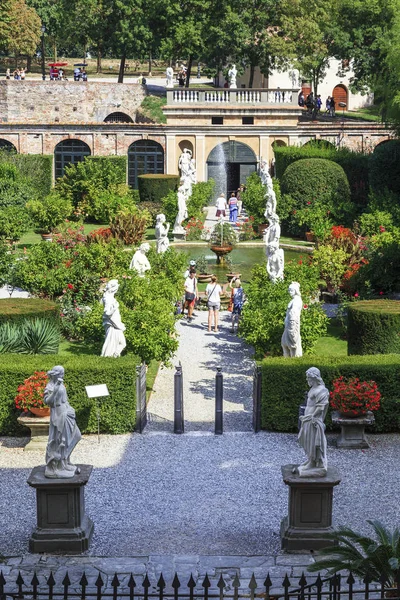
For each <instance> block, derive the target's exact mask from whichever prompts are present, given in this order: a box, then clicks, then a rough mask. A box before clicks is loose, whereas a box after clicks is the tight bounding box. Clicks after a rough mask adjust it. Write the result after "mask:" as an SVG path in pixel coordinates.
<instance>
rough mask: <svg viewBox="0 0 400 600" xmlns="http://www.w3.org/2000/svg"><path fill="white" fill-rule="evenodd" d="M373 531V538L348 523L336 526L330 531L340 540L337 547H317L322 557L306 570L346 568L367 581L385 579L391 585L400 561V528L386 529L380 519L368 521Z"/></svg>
mask: <svg viewBox="0 0 400 600" xmlns="http://www.w3.org/2000/svg"><path fill="white" fill-rule="evenodd" d="M367 523H369V524H370V525H371V526H372V527H373V529H374V532H375V539H374V538H371V537H367V536H364V535H361V534H360V533H357V532H356V531H353V530H352V529H350V528H349V527H339V528H338V529H337V530H336V531H335V532H333V533H331V534H330V535H329V537H330V539H331V540H334V541H336V542H338V543H339V545H338V546H337V547H329V548H324V549H323V550H321V551H320V555H322V557H323V558H321V560H318V561H317V562H316V563H314V564H312V565H310V566H309V567H308V570H309V571H312V572H313V571H321V570H322V569H327V570H328V572H329V573H335V572H336V571H341V570H344V569H346V570H348V571H351V572H352V573H353V574H354V575H358V576H359V577H363V578H364V577H368V578H369V580H370V581H382V580H383V579H384V580H385V583H386V584H387V585H390V586H393V585H394V582H395V580H396V577H397V571H398V569H399V564H400V530H399V529H398V528H397V527H396V528H395V529H394V531H392V532H391V531H389V530H388V529H387V528H386V527H385V526H384V525H382V523H380V522H379V521H367Z"/></svg>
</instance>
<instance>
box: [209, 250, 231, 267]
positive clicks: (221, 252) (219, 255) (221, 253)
mask: <svg viewBox="0 0 400 600" xmlns="http://www.w3.org/2000/svg"><path fill="white" fill-rule="evenodd" d="M210 248H211V250H212V251H213V252H214V253H215V254H216V255H217V263H220V262H221V259H223V257H224V256H225V255H226V254H229V252H232V250H233V246H210Z"/></svg>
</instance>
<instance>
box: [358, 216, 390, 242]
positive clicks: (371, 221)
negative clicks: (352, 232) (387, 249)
mask: <svg viewBox="0 0 400 600" xmlns="http://www.w3.org/2000/svg"><path fill="white" fill-rule="evenodd" d="M359 224H360V231H361V234H362V235H364V236H368V237H370V236H371V235H376V234H379V233H383V232H384V231H392V229H393V217H392V215H391V214H390V212H386V211H382V210H376V211H374V212H370V213H364V214H363V215H361V216H360V219H359Z"/></svg>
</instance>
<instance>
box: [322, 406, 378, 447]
mask: <svg viewBox="0 0 400 600" xmlns="http://www.w3.org/2000/svg"><path fill="white" fill-rule="evenodd" d="M332 423H333V424H334V425H339V426H340V434H339V437H338V439H337V440H336V445H337V447H338V448H347V449H352V448H355V449H359V448H369V443H368V440H367V438H366V435H365V428H366V426H367V425H373V424H374V423H375V417H374V415H373V414H372V412H370V411H368V412H367V414H366V415H364V416H363V417H351V418H349V417H342V416H341V415H340V413H339V412H337V411H335V412H333V413H332Z"/></svg>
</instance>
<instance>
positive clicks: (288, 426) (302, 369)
mask: <svg viewBox="0 0 400 600" xmlns="http://www.w3.org/2000/svg"><path fill="white" fill-rule="evenodd" d="M310 367H318V369H320V371H321V375H322V378H323V380H324V382H325V385H326V387H327V388H328V389H329V390H331V389H332V381H333V380H334V379H336V377H339V376H340V375H343V376H345V377H349V376H357V377H360V379H362V380H370V379H372V380H374V381H376V383H377V384H378V387H379V390H380V392H381V393H382V401H381V407H380V409H379V410H378V411H377V412H376V413H375V425H374V427H373V431H375V432H377V433H378V432H379V433H386V432H390V431H400V402H399V375H398V374H399V370H400V356H399V355H398V354H385V355H373V356H354V357H353V356H352V357H336V358H333V357H332V358H328V357H317V356H316V357H314V358H313V357H304V358H296V359H287V358H286V359H285V358H267V359H265V360H263V361H262V363H261V369H262V404H261V422H262V427H263V428H264V429H269V430H271V431H289V432H294V431H297V421H298V414H299V405H300V404H302V402H303V400H304V394H305V392H306V391H308V389H309V388H308V385H307V382H306V371H307V369H309V368H310ZM327 427H328V429H330V428H331V420H330V416H329V417H328V419H327Z"/></svg>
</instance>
